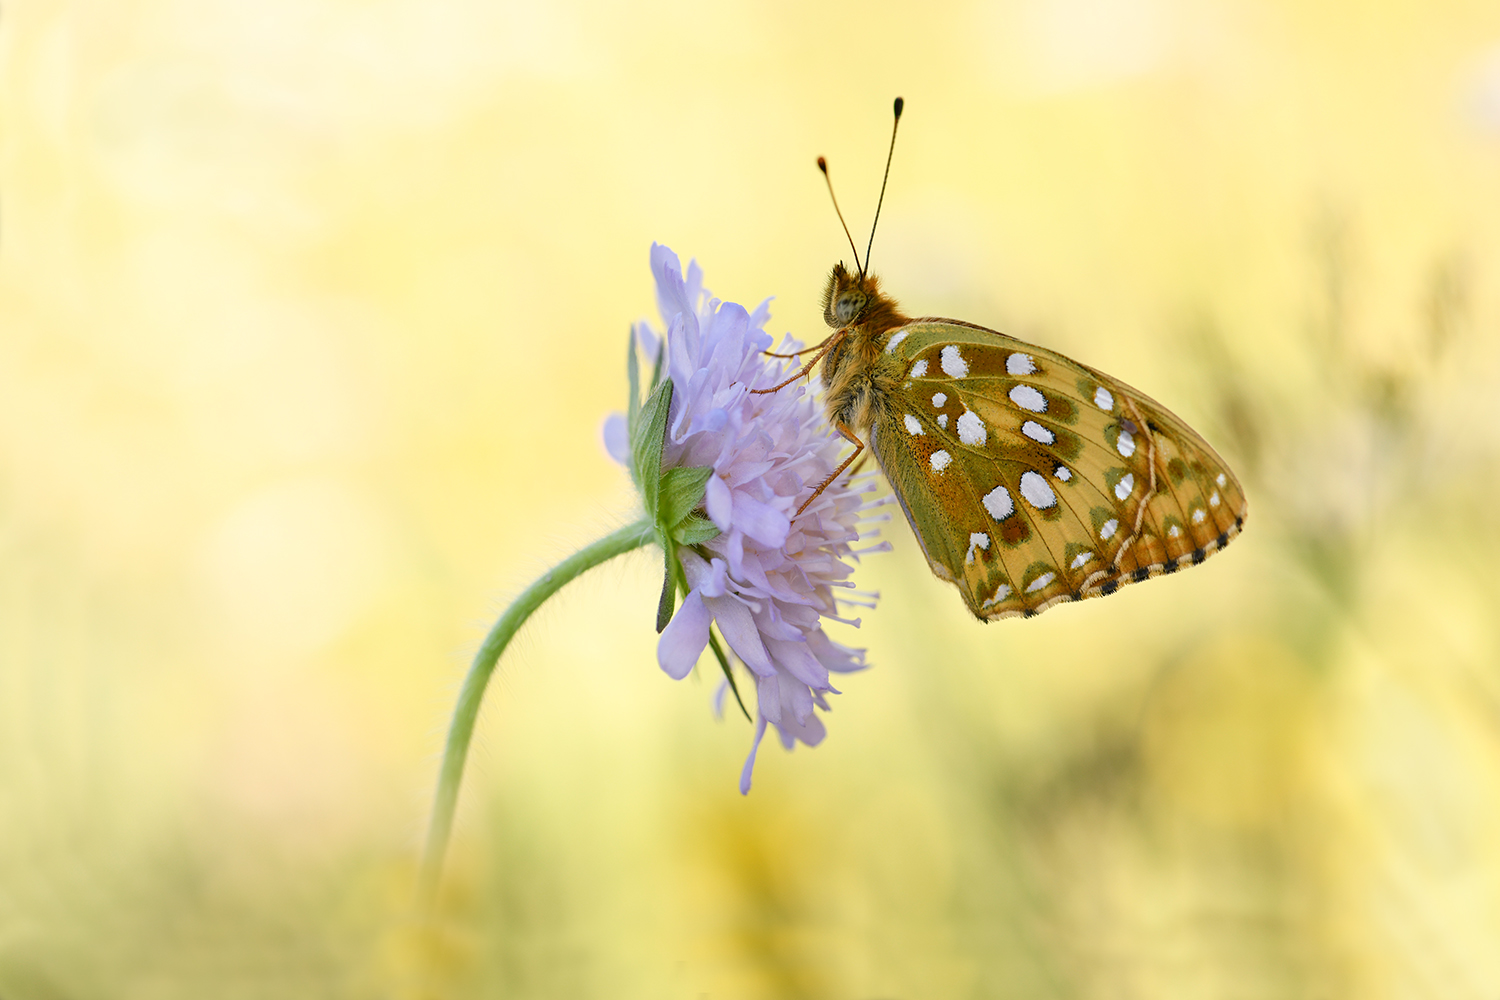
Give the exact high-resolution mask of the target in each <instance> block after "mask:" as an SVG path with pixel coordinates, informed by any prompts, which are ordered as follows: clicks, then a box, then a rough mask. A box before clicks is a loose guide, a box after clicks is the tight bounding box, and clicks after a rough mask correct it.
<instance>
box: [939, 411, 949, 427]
mask: <svg viewBox="0 0 1500 1000" xmlns="http://www.w3.org/2000/svg"><path fill="white" fill-rule="evenodd" d="M938 426H939V427H941V428H942V429H943V430H947V429H948V414H946V413H939V414H938Z"/></svg>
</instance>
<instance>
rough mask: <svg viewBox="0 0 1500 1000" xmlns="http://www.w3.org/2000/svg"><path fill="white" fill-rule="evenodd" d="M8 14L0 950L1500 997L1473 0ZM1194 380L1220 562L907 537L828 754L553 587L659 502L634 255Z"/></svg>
mask: <svg viewBox="0 0 1500 1000" xmlns="http://www.w3.org/2000/svg"><path fill="white" fill-rule="evenodd" d="M5 15H6V16H5V19H4V21H3V22H0V81H3V86H0V130H3V131H0V462H3V464H0V810H3V813H0V996H3V997H4V998H5V1000H30V998H38V1000H52V998H59V1000H60V998H91V997H99V998H106V997H107V998H115V997H130V998H158V997H160V998H176V997H183V998H189V997H192V998H197V997H232V998H239V997H246V998H249V997H270V996H275V997H302V996H306V997H358V998H364V997H419V996H421V997H427V996H431V997H502V996H503V997H528V998H529V997H538V998H540V997H595V996H597V997H610V998H626V997H653V998H656V997H661V998H678V997H680V998H688V1000H692V998H698V997H715V998H762V997H764V998H783V997H787V998H796V997H806V998H851V1000H854V998H864V1000H893V998H942V997H975V998H980V997H1027V998H1031V997H1058V998H1063V997H1089V998H1091V997H1110V998H1120V997H1149V998H1157V997H1166V998H1178V997H1182V998H1188V997H1204V998H1218V997H1319V998H1322V997H1329V998H1331V997H1359V998H1386V997H1390V998H1396V997H1430V996H1432V997H1443V998H1467V997H1474V998H1488V1000H1494V998H1496V997H1500V947H1497V944H1496V943H1497V942H1500V625H1497V614H1496V608H1497V606H1500V602H1497V598H1500V574H1497V573H1496V571H1495V569H1494V566H1495V560H1496V558H1497V556H1500V545H1497V542H1500V518H1497V516H1496V510H1497V507H1500V504H1497V500H1496V497H1497V496H1500V420H1497V413H1500V410H1497V405H1500V343H1497V338H1496V332H1497V322H1500V274H1497V264H1496V260H1497V253H1500V5H1496V4H1493V3H1477V2H1468V3H1464V2H1458V0H1452V2H1445V3H1416V2H1410V0H1408V2H1405V3H1402V2H1394V3H1383V4H1362V3H1356V2H1352V0H1346V2H1321V3H1312V4H1307V3H1298V2H1292V0H1266V2H1261V3H1255V2H1250V0H1207V2H1189V0H1024V2H1023V0H1014V2H1000V3H974V4H958V3H953V4H945V5H941V6H937V7H930V6H920V7H918V6H910V7H905V6H901V5H896V4H868V5H857V6H850V5H842V6H837V7H836V6H833V5H828V6H821V5H814V4H807V3H795V4H793V3H757V4H748V3H739V4H723V5H718V4H713V5H703V6H698V5H680V4H658V5H647V4H630V5H627V4H605V3H584V2H579V3H567V2H553V3H549V4H546V5H526V4H511V3H500V4H496V3H477V2H476V3H458V2H452V3H446V2H444V3H431V2H419V0H377V2H362V3H354V2H334V0H298V2H287V0H263V2H260V3H254V4H251V3H233V2H213V0H194V2H185V0H177V2H168V0H144V2H141V3H136V4H108V3H99V4H66V3H47V2H35V3H30V4H23V5H19V6H18V5H11V6H9V7H7V9H6V11H5ZM897 94H901V95H903V96H904V97H905V98H906V101H907V109H906V117H905V119H904V120H903V123H902V132H901V137H900V142H899V144H898V148H897V150H896V158H895V166H894V168H893V170H892V174H891V186H890V191H889V193H888V195H887V197H886V202H885V210H884V216H883V219H882V222H881V228H880V233H879V235H878V237H877V239H876V241H875V249H874V269H875V270H876V271H877V272H878V273H880V274H882V275H883V277H884V279H885V282H886V287H887V288H888V289H889V290H890V291H892V292H893V293H894V294H895V295H896V296H897V297H898V298H899V299H900V300H901V301H902V303H903V304H904V305H906V306H907V307H909V309H910V311H912V312H913V313H915V314H923V313H926V314H939V315H950V316H957V317H960V318H963V319H967V320H970V321H973V322H977V323H982V324H984V325H987V326H992V327H996V328H999V329H1003V330H1005V331H1007V332H1010V333H1012V334H1014V335H1016V336H1020V337H1023V338H1027V339H1031V340H1035V341H1038V342H1042V343H1045V344H1047V345H1048V346H1051V347H1054V348H1057V349H1060V350H1063V351H1065V352H1067V353H1069V354H1072V355H1074V356H1076V357H1078V358H1079V359H1081V360H1084V361H1086V362H1087V363H1089V364H1092V365H1095V366H1097V367H1099V368H1102V369H1103V370H1105V371H1108V372H1110V373H1112V374H1114V375H1116V376H1118V377H1120V378H1122V379H1124V380H1125V381H1127V382H1129V383H1132V384H1134V385H1137V386H1139V387H1140V388H1141V389H1143V390H1144V391H1146V392H1147V393H1149V394H1150V395H1152V396H1154V397H1156V398H1158V399H1160V400H1162V401H1163V402H1165V403H1166V404H1168V405H1169V406H1170V407H1171V408H1172V409H1174V410H1175V411H1176V412H1177V413H1179V414H1180V415H1182V416H1183V417H1185V418H1186V419H1188V420H1189V421H1190V422H1192V423H1193V424H1194V425H1195V426H1196V427H1198V428H1199V429H1200V430H1201V431H1202V432H1203V433H1204V435H1205V436H1206V437H1207V438H1208V439H1209V440H1210V441H1211V442H1213V443H1214V444H1215V446H1216V447H1217V448H1218V449H1219V450H1220V452H1221V453H1222V454H1223V455H1224V456H1225V458H1226V459H1228V460H1229V461H1230V463H1231V464H1232V465H1233V466H1234V467H1235V468H1236V469H1237V470H1238V471H1239V473H1240V475H1241V477H1242V478H1243V479H1244V481H1245V485H1246V487H1247V490H1248V492H1249V495H1250V517H1249V521H1248V523H1247V527H1246V533H1245V535H1244V537H1243V539H1242V540H1240V541H1237V542H1235V543H1234V545H1232V546H1231V547H1230V549H1229V550H1228V551H1227V552H1226V553H1225V554H1223V555H1221V556H1217V557H1215V558H1214V559H1212V560H1211V561H1210V562H1208V563H1207V564H1206V565H1204V566H1203V567H1201V568H1199V569H1196V570H1194V571H1192V572H1191V573H1183V574H1179V575H1176V576H1172V577H1169V578H1166V579H1162V580H1158V581H1155V582H1152V583H1150V584H1148V585H1145V586H1140V587H1130V588H1127V589H1126V590H1124V591H1123V592H1122V593H1121V594H1120V595H1119V596H1116V597H1112V598H1111V599H1109V600H1107V601H1090V602H1087V603H1084V604H1078V605H1071V606H1063V607H1062V608H1060V609H1058V610H1055V611H1052V612H1050V613H1048V614H1046V615H1044V616H1043V617H1041V618H1039V619H1036V620H1033V621H1025V622H1020V621H1010V622H1005V623H1001V624H998V625H994V626H990V627H985V626H981V625H980V624H978V623H976V622H975V621H973V620H972V619H969V618H968V617H967V614H966V612H965V611H964V609H963V606H962V602H961V601H960V600H959V598H958V595H957V594H956V593H954V592H953V590H952V588H951V587H949V586H947V585H944V584H942V583H940V582H938V581H937V580H935V579H933V578H932V577H931V576H930V574H929V573H928V571H927V569H926V568H925V565H924V563H923V561H922V558H921V554H920V552H919V551H918V549H917V546H916V544H915V543H914V541H913V539H912V538H911V537H910V534H909V533H908V531H907V530H906V527H905V526H904V525H903V524H900V523H897V524H895V525H893V526H892V530H891V531H890V532H889V535H890V537H891V538H892V540H893V541H894V544H895V552H894V553H892V554H889V555H883V556H877V557H874V558H872V559H869V560H867V562H866V564H865V566H864V568H863V569H862V570H861V571H860V574H859V576H858V577H857V579H858V580H859V582H860V583H861V584H862V585H864V586H867V587H870V588H872V589H878V590H880V591H881V592H882V595H883V597H882V600H881V602H880V606H879V608H878V609H877V610H875V611H873V612H871V613H868V614H866V615H865V616H864V627H863V628H862V629H860V630H859V631H858V632H857V633H854V632H850V631H849V630H847V629H845V630H843V632H842V633H841V634H840V635H839V636H838V638H840V639H841V640H843V641H846V642H850V643H853V644H855V645H859V646H864V647H867V648H868V649H869V651H870V652H869V658H870V660H871V662H872V663H873V664H874V669H872V670H871V671H869V672H867V673H864V674H859V675H855V676H852V677H848V678H845V680H844V682H843V683H842V684H841V687H842V690H843V691H844V692H845V694H844V695H843V696H841V697H839V698H837V699H835V711H834V712H833V713H832V715H831V716H829V717H828V720H827V721H828V725H829V729H830V736H829V738H828V740H827V741H826V742H825V743H824V744H823V745H822V746H821V747H818V748H817V749H815V750H811V751H808V750H806V749H805V748H804V749H799V750H798V751H797V752H796V753H795V754H790V755H789V754H786V753H784V752H783V751H782V750H781V749H780V747H779V746H776V745H775V744H774V743H772V744H769V745H768V746H767V747H766V748H765V749H764V750H763V751H762V754H761V759H760V764H759V767H758V770H757V773H756V785H755V789H754V791H753V792H752V793H751V794H750V795H749V797H748V798H741V797H740V795H739V794H738V792H737V789H736V781H737V777H738V773H739V767H740V763H741V761H742V759H743V755H744V753H745V751H746V750H747V748H748V744H749V739H750V735H751V732H750V726H749V725H748V724H746V723H745V721H744V720H743V719H742V718H740V717H738V716H735V715H727V716H726V717H725V718H724V719H723V720H716V719H715V718H714V717H713V715H712V712H711V709H710V697H711V694H712V691H713V688H714V682H715V670H714V669H712V663H711V661H710V662H709V663H707V664H706V665H705V667H706V669H704V668H700V675H701V676H700V675H695V676H694V677H693V678H690V679H689V680H687V681H685V682H682V683H674V682H672V681H670V680H669V679H668V678H667V677H666V676H665V675H664V674H663V673H662V672H661V671H660V670H659V669H658V668H657V666H656V662H655V652H654V650H655V641H656V636H655V633H654V631H653V629H652V622H653V616H654V609H655V604H656V598H657V591H658V587H659V583H660V576H659V565H658V564H657V562H656V559H657V558H658V557H657V556H654V555H652V554H650V553H649V552H641V553H636V554H634V555H633V556H631V557H627V558H625V559H622V560H619V561H617V562H616V563H613V564H610V565H608V566H606V567H604V568H602V569H600V570H597V571H595V572H594V573H593V574H591V575H590V576H588V577H586V578H585V579H583V580H582V581H580V582H578V583H577V584H575V585H573V586H571V587H570V588H569V589H567V590H565V591H564V592H563V593H562V595H561V596H560V597H559V598H558V599H557V600H555V601H553V602H552V603H551V604H549V605H548V606H547V607H546V608H545V609H544V611H543V612H542V613H541V614H540V615H539V616H538V617H537V618H536V619H534V620H533V622H532V623H531V625H530V626H529V627H528V628H527V629H526V630H525V631H524V632H523V634H522V636H521V640H520V641H519V642H518V643H517V644H516V645H515V646H514V647H513V648H512V650H511V651H510V653H508V654H507V656H506V658H505V659H504V661H502V664H501V668H500V671H499V673H498V675H497V679H496V682H495V683H494V684H493V686H492V687H491V690H490V695H489V700H488V703H487V706H486V711H485V713H484V716H483V718H482V720H481V725H480V731H479V739H478V743H477V745H476V752H475V754H474V756H473V758H472V760H471V768H470V772H469V775H468V780H467V783H466V785H465V787H464V790H463V797H462V801H461V807H460V814H459V825H458V828H457V831H456V837H455V842H454V847H453V851H452V854H451V858H450V868H449V872H448V879H447V883H446V887H445V892H444V897H443V901H442V911H441V914H440V917H439V919H438V922H437V924H436V925H435V926H432V927H426V928H423V927H421V926H419V925H418V924H417V923H416V922H415V921H414V919H413V916H412V912H411V908H410V904H411V889H412V879H413V874H414V862H415V857H416V852H417V849H418V847H419V841H420V836H421V832H422V829H423V825H424V823H425V821H426V812H427V808H428V805H429V802H430V797H431V793H432V787H433V783H434V781H435V774H436V768H437V761H438V753H439V750H440V747H441V740H442V736H443V732H444V730H445V727H446V723H447V713H448V712H449V710H450V709H451V705H452V701H453V697H454V695H455V694H456V691H457V686H458V683H459V680H460V679H461V677H462V675H463V672H464V670H465V668H466V666H467V661H468V657H469V656H470V654H471V653H472V652H473V650H474V648H475V646H476V645H477V643H478V641H479V638H480V637H481V636H482V634H483V632H484V630H485V628H486V627H487V626H488V624H489V622H490V621H491V620H492V619H493V617H494V616H495V614H496V613H497V612H498V611H499V610H500V609H501V608H503V607H504V605H505V604H506V603H507V601H508V600H509V598H510V597H511V596H513V595H514V594H515V593H516V592H518V590H519V589H520V588H521V587H523V586H525V585H526V584H527V583H528V582H529V581H530V580H531V579H532V578H533V577H535V576H536V575H537V574H539V573H541V572H542V571H544V570H545V569H546V568H547V567H548V566H550V565H552V564H553V563H555V562H556V561H557V560H558V559H560V558H561V557H563V556H564V555H566V554H568V553H569V552H571V551H573V550H574V549H575V548H576V547H578V546H579V545H581V544H583V543H585V542H587V541H589V540H592V539H593V538H596V537H599V536H601V535H603V534H604V533H606V532H607V531H609V530H611V529H613V528H615V527H617V526H619V525H621V524H624V523H626V522H627V521H629V520H630V519H632V518H633V516H634V514H633V506H632V505H633V500H632V497H631V494H630V491H629V487H628V481H627V477H626V476H625V474H624V472H623V471H622V470H620V469H619V468H618V467H616V466H615V465H614V464H613V463H612V462H611V461H610V460H609V459H608V458H607V457H606V455H605V453H604V450H603V447H602V445H601V443H600V426H601V423H602V421H603V419H604V417H605V416H606V415H607V413H608V412H609V411H610V410H612V409H618V408H621V407H622V406H623V402H624V396H625V382H624V370H623V368H624V366H623V356H624V347H625V334H626V330H627V325H628V324H629V323H630V322H631V321H632V320H635V319H637V318H640V317H643V316H646V317H650V318H652V319H653V321H654V320H655V315H654V313H655V307H654V298H653V290H652V285H651V279H650V275H649V272H648V269H647V252H648V248H649V245H650V243H651V241H652V240H659V241H661V242H663V243H666V244H667V245H669V246H671V247H672V248H673V249H675V250H676V251H677V252H678V253H679V254H680V255H682V257H683V259H684V261H686V259H687V258H689V257H696V258H697V260H698V261H699V262H700V263H701V264H702V265H703V266H704V268H705V271H706V275H707V284H708V286H709V287H710V288H711V289H712V290H713V291H714V292H715V293H716V294H718V295H720V296H722V297H725V298H729V299H734V300H737V301H741V302H744V303H746V304H749V305H753V304H754V303H756V302H759V301H760V300H761V299H762V298H764V297H765V296H768V295H775V296H776V297H777V298H776V301H775V303H774V305H773V319H772V322H771V325H770V329H771V331H772V332H773V333H776V334H779V333H781V332H783V331H790V332H792V333H794V334H795V335H797V336H800V337H803V338H809V337H818V336H821V333H820V332H819V331H820V329H821V320H820V317H819V314H818V297H819V295H820V293H821V290H822V280H823V277H824V275H825V274H826V273H827V269H828V267H829V266H830V265H831V264H832V263H833V262H834V261H836V260H838V259H841V258H846V256H847V248H846V246H845V243H844V238H843V234H842V232H841V231H840V230H839V228H838V223H837V221H836V220H835V218H834V216H833V213H832V211H831V209H830V207H829V205H828V200H827V196H826V193H825V192H824V190H823V186H822V182H821V178H820V177H819V176H818V174H817V172H816V170H815V169H814V166H813V161H814V158H815V157H816V156H817V155H819V154H826V155H827V156H828V157H829V161H830V165H831V169H832V175H833V178H834V180H835V182H836V183H837V185H838V190H839V193H840V199H841V204H842V205H843V206H844V208H845V209H846V211H847V212H848V213H849V217H850V226H851V228H852V229H853V230H854V231H855V233H856V234H857V237H858V238H859V239H860V241H861V243H863V235H862V234H864V233H865V232H867V227H868V225H869V219H870V215H871V212H872V211H873V208H874V203H875V197H876V194H877V192H878V188H879V180H880V168H881V165H882V161H883V157H884V154H885V148H886V143H887V140H888V135H889V133H888V128H889V115H890V102H891V98H892V97H894V96H895V95H897Z"/></svg>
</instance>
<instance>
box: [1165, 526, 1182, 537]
mask: <svg viewBox="0 0 1500 1000" xmlns="http://www.w3.org/2000/svg"><path fill="white" fill-rule="evenodd" d="M1180 534H1182V529H1181V528H1179V527H1178V526H1177V525H1175V524H1174V525H1172V526H1171V527H1170V528H1168V529H1167V537H1168V538H1176V537H1177V536H1178V535H1180Z"/></svg>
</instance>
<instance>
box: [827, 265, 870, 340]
mask: <svg viewBox="0 0 1500 1000" xmlns="http://www.w3.org/2000/svg"><path fill="white" fill-rule="evenodd" d="M879 286H880V282H879V280H878V279H876V278H875V277H874V276H872V275H863V274H858V273H855V274H850V273H849V269H848V268H846V267H845V266H844V265H843V264H842V263H840V264H835V265H834V266H833V273H832V274H830V275H829V276H828V287H827V288H826V289H824V291H823V319H824V321H825V322H826V323H827V324H828V325H829V326H831V327H833V328H834V329H835V330H839V329H843V328H844V327H848V326H854V325H855V324H856V323H858V322H859V320H860V318H861V317H862V316H863V315H864V314H865V313H866V312H867V311H868V310H869V308H870V304H871V303H872V302H874V301H875V300H876V299H878V298H879V297H880V287H879Z"/></svg>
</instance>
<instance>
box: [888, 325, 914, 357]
mask: <svg viewBox="0 0 1500 1000" xmlns="http://www.w3.org/2000/svg"><path fill="white" fill-rule="evenodd" d="M910 332H911V331H909V330H897V331H896V335H895V336H894V337H892V338H891V339H890V340H887V341H886V342H885V353H887V354H893V353H895V350H896V348H897V347H899V346H901V341H903V340H905V339H906V335H907V334H908V333H910Z"/></svg>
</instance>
